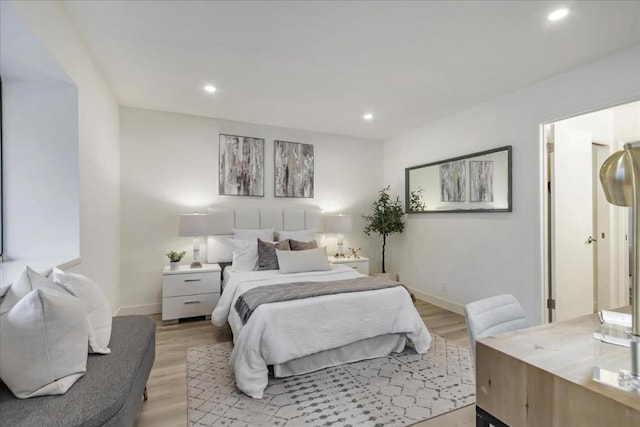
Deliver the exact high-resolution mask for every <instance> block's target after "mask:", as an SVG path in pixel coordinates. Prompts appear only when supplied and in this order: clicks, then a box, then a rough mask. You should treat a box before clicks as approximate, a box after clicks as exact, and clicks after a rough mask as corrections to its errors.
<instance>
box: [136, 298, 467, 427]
mask: <svg viewBox="0 0 640 427" xmlns="http://www.w3.org/2000/svg"><path fill="white" fill-rule="evenodd" d="M416 307H417V309H418V312H419V313H420V315H421V316H422V319H423V320H424V323H425V324H426V325H427V328H429V331H431V332H432V333H434V334H437V335H440V336H441V337H443V338H446V339H448V340H450V341H453V342H455V343H456V344H458V345H461V346H464V347H467V348H468V347H469V339H468V337H467V329H466V327H465V322H464V317H462V316H460V315H458V314H455V313H452V312H450V311H447V310H443V309H441V308H439V307H436V306H435V305H432V304H429V303H426V302H423V301H418V302H417V303H416ZM153 317H154V319H155V320H156V322H157V324H158V327H157V334H156V360H155V363H154V365H153V369H152V370H151V376H150V378H149V382H148V384H147V390H148V392H149V400H147V401H146V402H143V403H142V404H141V405H140V411H139V413H138V419H137V426H138V427H147V426H153V427H185V426H186V425H187V373H186V372H187V364H186V359H187V349H188V348H189V347H192V346H194V345H199V344H210V343H216V342H225V341H231V330H230V329H229V328H228V327H224V328H218V327H216V326H213V325H212V324H211V322H210V321H209V320H199V321H189V322H183V323H180V324H177V325H170V326H163V325H162V322H161V321H160V316H153ZM416 426H421V427H430V426H459V427H467V426H469V427H472V426H475V407H474V405H470V406H467V407H465V408H462V409H459V410H457V411H453V412H449V413H447V414H444V415H441V416H439V417H435V418H432V419H430V420H427V421H423V422H420V423H418V424H416Z"/></svg>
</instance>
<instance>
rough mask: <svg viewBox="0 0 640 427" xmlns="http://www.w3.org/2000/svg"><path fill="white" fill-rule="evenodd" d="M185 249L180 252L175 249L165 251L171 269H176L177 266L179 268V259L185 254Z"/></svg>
mask: <svg viewBox="0 0 640 427" xmlns="http://www.w3.org/2000/svg"><path fill="white" fill-rule="evenodd" d="M186 253H187V252H186V251H182V252H175V251H169V252H167V254H166V255H167V258H169V268H170V269H171V270H177V269H178V268H180V260H181V259H182V257H183V256H184V255H185V254H186Z"/></svg>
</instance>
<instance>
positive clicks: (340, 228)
mask: <svg viewBox="0 0 640 427" xmlns="http://www.w3.org/2000/svg"><path fill="white" fill-rule="evenodd" d="M325 231H326V232H327V233H339V234H342V233H351V232H352V231H353V219H352V218H351V215H342V214H340V215H330V216H328V217H327V223H326V229H325Z"/></svg>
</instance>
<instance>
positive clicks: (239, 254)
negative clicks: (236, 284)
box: [229, 239, 258, 271]
mask: <svg viewBox="0 0 640 427" xmlns="http://www.w3.org/2000/svg"><path fill="white" fill-rule="evenodd" d="M229 243H230V244H231V253H232V254H233V260H232V262H231V266H232V267H233V269H234V270H237V271H256V270H257V269H258V239H256V240H253V241H249V240H235V239H229Z"/></svg>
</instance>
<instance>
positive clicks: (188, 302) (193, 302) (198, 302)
mask: <svg viewBox="0 0 640 427" xmlns="http://www.w3.org/2000/svg"><path fill="white" fill-rule="evenodd" d="M184 303H185V304H200V301H185V302H184Z"/></svg>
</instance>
